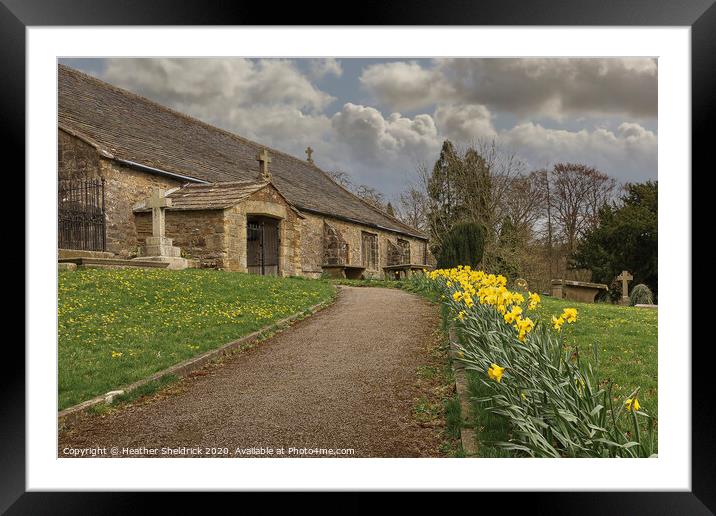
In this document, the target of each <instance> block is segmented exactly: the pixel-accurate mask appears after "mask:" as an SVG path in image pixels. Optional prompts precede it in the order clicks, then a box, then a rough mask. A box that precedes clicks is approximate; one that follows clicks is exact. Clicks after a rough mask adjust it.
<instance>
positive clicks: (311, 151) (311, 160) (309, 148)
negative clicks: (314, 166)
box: [306, 146, 313, 163]
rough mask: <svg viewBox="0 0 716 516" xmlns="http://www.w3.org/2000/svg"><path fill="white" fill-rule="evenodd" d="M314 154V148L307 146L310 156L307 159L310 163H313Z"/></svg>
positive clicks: (307, 152)
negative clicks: (312, 156)
mask: <svg viewBox="0 0 716 516" xmlns="http://www.w3.org/2000/svg"><path fill="white" fill-rule="evenodd" d="M312 154H313V149H312V148H311V147H310V146H309V147H306V155H307V156H308V159H307V160H306V161H308V162H309V163H313V158H311V155H312Z"/></svg>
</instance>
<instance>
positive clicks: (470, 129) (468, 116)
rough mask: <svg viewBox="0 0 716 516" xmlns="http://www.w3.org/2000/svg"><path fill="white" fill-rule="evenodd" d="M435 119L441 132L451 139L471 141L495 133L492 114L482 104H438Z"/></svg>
mask: <svg viewBox="0 0 716 516" xmlns="http://www.w3.org/2000/svg"><path fill="white" fill-rule="evenodd" d="M435 120H436V121H437V124H438V127H439V128H440V132H441V134H443V135H444V136H445V137H446V138H449V139H451V140H453V141H458V142H471V141H472V140H475V139H478V138H485V137H492V136H495V135H496V132H495V128H494V127H493V125H492V115H491V114H490V111H489V110H488V109H487V108H486V107H485V106H483V105H478V104H468V105H463V104H448V105H438V107H437V108H436V109H435Z"/></svg>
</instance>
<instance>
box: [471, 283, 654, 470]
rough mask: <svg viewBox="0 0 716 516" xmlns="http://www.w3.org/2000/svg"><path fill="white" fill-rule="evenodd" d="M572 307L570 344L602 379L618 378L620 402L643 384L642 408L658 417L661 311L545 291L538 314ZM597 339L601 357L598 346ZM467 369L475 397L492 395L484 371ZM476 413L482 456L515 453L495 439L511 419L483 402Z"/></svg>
mask: <svg viewBox="0 0 716 516" xmlns="http://www.w3.org/2000/svg"><path fill="white" fill-rule="evenodd" d="M567 307H571V308H576V309H577V311H578V316H577V322H576V323H574V324H571V325H567V324H565V325H564V327H563V329H562V331H563V334H564V338H565V344H566V345H568V346H569V347H570V348H573V347H574V346H577V348H578V349H579V355H580V359H581V360H585V361H589V362H591V363H592V367H593V368H594V369H595V372H596V375H597V377H598V378H599V379H600V381H602V382H608V381H611V382H612V383H613V390H612V395H613V400H614V403H615V405H614V406H615V408H618V407H621V406H622V403H623V402H624V399H625V398H627V397H628V396H629V395H630V394H631V393H632V391H633V390H634V389H636V388H637V387H638V388H639V389H640V390H639V395H638V397H639V402H640V403H641V405H642V410H644V411H646V412H648V413H649V414H650V415H652V416H654V417H658V390H657V372H658V362H657V337H658V331H657V327H658V324H657V323H658V320H657V311H656V310H651V309H645V308H635V307H630V306H618V305H610V304H603V303H597V304H586V303H576V302H574V301H564V300H558V299H554V298H550V297H546V296H543V297H542V303H541V306H540V307H539V308H538V309H537V314H535V315H536V317H534V318H535V319H540V320H543V321H547V322H549V321H550V320H551V317H552V315H559V314H560V313H561V312H562V310H563V309H564V308H567ZM527 315H528V316H530V313H529V312H528V313H527ZM595 342H596V343H597V350H598V353H597V359H598V363H597V361H595V359H594V354H593V351H592V349H593V344H594V343H595ZM467 374H468V382H469V388H470V395H471V396H472V397H484V396H487V395H489V391H488V390H487V389H486V388H485V387H484V385H482V384H481V382H480V373H478V372H476V371H470V370H468V371H467ZM470 417H471V420H472V422H473V424H474V428H475V431H476V438H477V440H478V456H480V457H509V456H510V454H509V453H508V452H505V451H504V450H502V449H500V448H499V447H496V446H493V445H492V444H491V442H495V441H504V440H506V439H507V438H508V437H509V428H508V425H507V424H506V422H505V421H504V420H503V419H502V418H501V417H499V416H495V415H491V414H489V413H488V412H487V411H485V410H484V407H483V406H481V405H479V404H477V403H473V404H472V414H471V415H470ZM645 429H646V428H644V430H645Z"/></svg>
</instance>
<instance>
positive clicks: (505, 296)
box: [420, 267, 656, 457]
mask: <svg viewBox="0 0 716 516" xmlns="http://www.w3.org/2000/svg"><path fill="white" fill-rule="evenodd" d="M429 281H431V282H432V284H433V288H434V289H435V290H436V291H437V292H439V296H440V298H441V300H442V302H443V306H444V307H446V309H447V310H446V311H447V313H448V314H450V318H451V319H452V320H453V324H454V327H455V330H456V333H457V334H458V336H459V338H460V344H459V348H460V352H459V354H458V356H460V360H462V361H463V362H464V364H465V367H466V368H467V369H472V370H474V371H476V372H477V373H478V374H479V375H480V378H481V380H480V381H481V382H482V383H483V384H484V385H485V386H486V388H487V391H488V392H490V395H489V396H486V397H484V398H480V399H478V400H477V401H478V402H480V403H483V404H484V406H485V410H487V411H489V412H490V413H493V414H496V415H498V416H499V417H502V418H505V420H506V421H507V422H508V423H509V426H510V428H511V437H510V438H509V439H508V440H506V441H504V442H500V443H495V444H497V445H498V446H500V447H502V448H505V449H507V450H510V451H511V452H513V453H516V454H521V455H527V456H532V457H649V456H652V455H653V450H654V429H655V426H656V422H655V420H654V418H651V416H649V415H648V414H647V413H645V412H643V411H641V410H640V406H639V401H638V398H637V394H638V389H636V390H634V391H633V392H632V393H631V395H630V396H629V397H628V398H627V399H625V400H624V404H623V405H622V404H621V403H620V404H618V405H617V406H614V405H613V403H612V396H611V384H607V385H602V384H600V382H599V381H598V379H597V376H596V374H595V372H594V371H593V370H592V367H591V365H589V364H587V365H585V364H584V363H583V362H582V361H581V359H580V355H579V350H578V349H569V348H567V347H566V346H565V342H564V340H563V337H562V332H563V331H568V330H566V328H567V327H569V325H571V324H573V323H575V322H576V321H577V315H578V314H577V310H575V309H573V308H566V309H564V311H563V313H562V314H560V315H559V316H554V317H552V319H551V321H540V320H536V321H532V319H531V318H530V317H527V315H528V313H529V312H530V311H531V310H533V309H535V308H536V307H537V306H538V305H539V303H540V298H539V296H538V295H537V294H533V293H527V294H528V295H527V296H525V295H523V294H522V293H519V292H511V291H509V290H507V289H506V288H505V286H506V284H507V279H506V278H505V277H504V276H495V275H493V274H485V273H484V272H482V271H473V270H471V268H470V267H458V268H455V269H450V270H436V271H433V272H431V273H429V274H428V275H427V277H426V279H423V280H420V282H421V283H423V282H429ZM535 319H536V318H535ZM593 352H594V353H595V357H596V352H597V347H596V344H595V346H594V349H593ZM642 417H643V418H648V422H649V425H648V432H647V435H644V436H642V433H641V429H640V425H639V422H638V419H637V418H642Z"/></svg>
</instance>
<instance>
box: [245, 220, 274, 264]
mask: <svg viewBox="0 0 716 516" xmlns="http://www.w3.org/2000/svg"><path fill="white" fill-rule="evenodd" d="M279 223H280V220H279V219H274V218H271V217H265V216H261V215H249V216H248V217H247V218H246V266H247V269H248V271H249V272H250V273H251V274H261V275H264V276H276V275H278V274H279V245H280V237H279Z"/></svg>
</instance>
